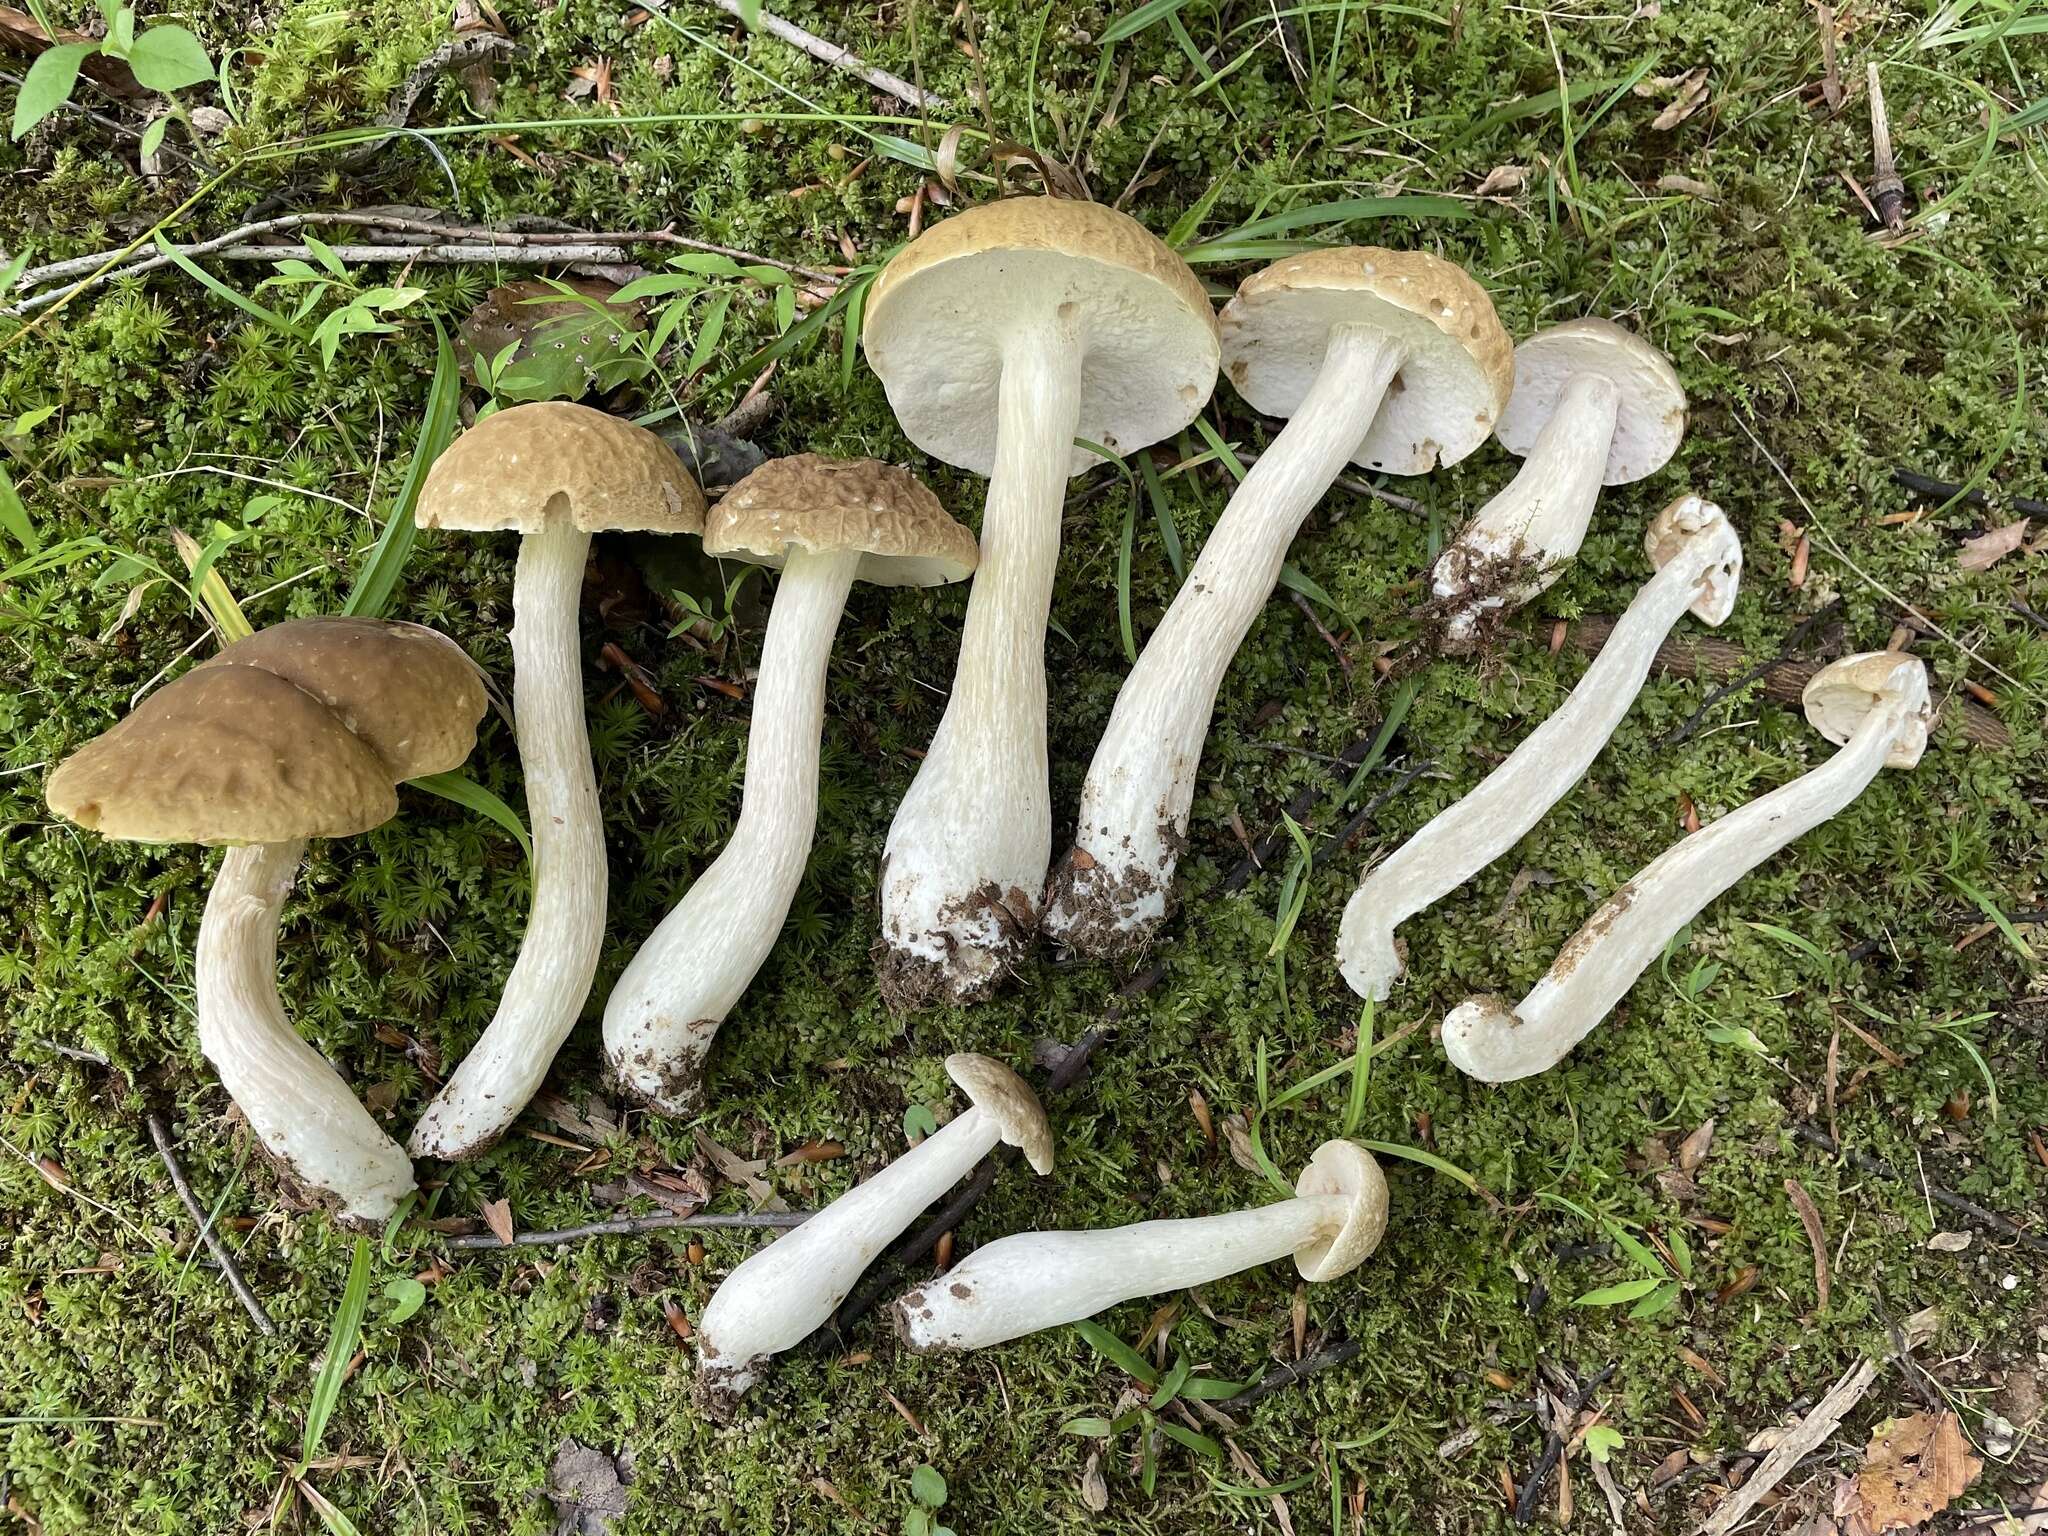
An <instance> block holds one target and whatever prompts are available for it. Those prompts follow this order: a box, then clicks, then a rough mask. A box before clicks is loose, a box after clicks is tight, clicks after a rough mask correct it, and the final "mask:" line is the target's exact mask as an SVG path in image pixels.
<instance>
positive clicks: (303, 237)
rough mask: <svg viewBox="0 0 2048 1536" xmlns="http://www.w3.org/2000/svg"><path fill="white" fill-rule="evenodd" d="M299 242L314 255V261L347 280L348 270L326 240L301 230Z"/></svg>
mask: <svg viewBox="0 0 2048 1536" xmlns="http://www.w3.org/2000/svg"><path fill="white" fill-rule="evenodd" d="M299 240H300V242H301V243H302V244H303V245H304V246H305V247H306V249H307V250H309V251H311V252H312V253H313V259H314V260H315V261H317V262H319V263H320V265H321V266H323V267H325V268H326V269H327V270H328V271H329V272H332V273H333V274H334V275H335V276H336V277H338V278H341V279H342V280H344V281H346V280H347V278H348V268H347V267H344V266H343V265H342V264H341V258H340V257H339V256H337V255H335V254H334V247H333V246H331V245H329V244H328V243H327V242H326V241H325V240H322V239H320V238H319V237H318V236H317V235H314V234H313V233H312V232H311V231H309V230H303V229H302V230H300V231H299ZM278 265H279V266H284V265H286V263H284V262H279V263H278Z"/></svg>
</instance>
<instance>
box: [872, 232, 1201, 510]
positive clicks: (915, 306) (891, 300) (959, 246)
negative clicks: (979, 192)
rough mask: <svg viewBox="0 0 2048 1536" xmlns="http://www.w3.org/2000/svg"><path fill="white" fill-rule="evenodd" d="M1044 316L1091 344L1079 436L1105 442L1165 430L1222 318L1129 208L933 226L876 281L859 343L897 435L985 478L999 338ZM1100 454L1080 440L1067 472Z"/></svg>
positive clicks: (1195, 404)
mask: <svg viewBox="0 0 2048 1536" xmlns="http://www.w3.org/2000/svg"><path fill="white" fill-rule="evenodd" d="M1045 319H1051V320H1053V321H1054V323H1056V324H1059V325H1061V326H1063V327H1065V328H1067V329H1068V331H1069V333H1070V334H1072V335H1073V336H1074V337H1075V339H1076V340H1077V341H1079V342H1080V343H1081V345H1082V346H1083V347H1084V348H1085V354H1086V355H1085V360H1084V362H1083V364H1082V369H1081V421H1080V426H1079V428H1078V430H1077V433H1076V435H1077V436H1079V437H1081V438H1084V439H1086V440H1087V441H1089V442H1094V443H1100V444H1102V445H1103V446H1105V447H1107V448H1109V449H1110V450H1111V451H1112V452H1115V453H1119V454H1121V453H1129V452H1131V451H1132V450H1133V449H1137V448H1142V447H1144V446H1146V445H1147V444H1148V443H1156V442H1158V441H1159V440H1160V439H1161V438H1165V437H1171V436H1172V435H1173V434H1174V433H1176V432H1178V431H1180V429H1181V428H1182V427H1185V426H1186V425H1187V424H1188V423H1189V422H1191V421H1193V420H1194V419H1195V416H1196V414H1197V413H1198V412H1199V411H1200V410H1201V409H1202V407H1203V406H1204V405H1205V404H1207V403H1208V399H1209V395H1210V392H1211V391H1212V390H1214V389H1215V387H1216V365H1217V340H1216V315H1215V311H1214V310H1212V309H1211V308H1210V305H1209V296H1208V294H1206V293H1205V292H1204V291H1203V289H1202V284H1201V281H1200V280H1199V279H1198V278H1197V277H1196V276H1195V274H1194V273H1193V271H1191V270H1190V269H1189V267H1188V264H1187V263H1186V262H1184V261H1182V260H1181V259H1180V257H1179V256H1178V255H1176V254H1175V253H1174V252H1173V250H1172V249H1171V248H1170V247H1168V246H1167V245H1166V244H1165V242H1163V241H1161V240H1160V239H1159V237H1158V236H1156V235H1154V234H1153V233H1152V232H1151V231H1149V230H1147V229H1146V228H1145V227H1144V226H1143V225H1142V224H1140V223H1138V221H1137V220H1136V219H1133V218H1132V217H1131V216H1130V215H1129V214H1125V213H1118V212H1117V211H1116V210H1115V209H1113V208H1108V207H1105V206H1103V205H1102V204H1101V203H1086V202H1078V201H1071V200H1068V199H1065V198H1053V197H1015V198H1009V199H1006V200H1004V201H1001V202H995V203H984V204H982V205H981V206H980V207H978V208H970V209H968V210H967V211H966V212H965V213H959V214H955V215H954V216H953V217H952V218H950V219H946V220H944V221H942V222H941V223H938V224H934V225H932V226H931V228H929V229H927V230H926V231H925V232H924V233H923V234H921V235H919V236H918V237H917V238H916V239H915V240H913V241H911V242H910V244H908V245H907V246H905V247H904V248H903V249H902V250H901V251H899V252H897V254H896V255H895V257H894V258H893V259H891V261H890V262H889V264H888V266H886V267H884V268H883V269H882V274H881V276H879V277H878V278H876V279H875V282H874V286H873V287H872V288H871V289H870V290H869V292H868V299H867V308H866V315H865V318H864V320H863V323H862V326H861V347H862V349H863V350H864V351H865V352H866V353H867V358H868V366H869V367H870V368H872V369H874V371H875V373H876V375H877V376H878V377H879V378H880V379H881V381H882V387H883V389H884V390H885V391H887V393H888V396H889V405H890V407H891V408H892V409H893V410H894V411H895V413H896V420H897V421H898V422H899V423H900V424H901V425H902V427H903V431H904V435H905V436H907V437H908V438H909V439H910V440H911V441H912V442H913V443H915V444H917V446H918V447H920V448H922V449H923V450H924V451H925V452H926V453H929V454H931V455H932V456H933V457H934V458H937V459H942V460H944V461H945V462H946V463H948V464H957V465H959V466H960V467H961V468H963V469H969V470H972V471H973V472H974V473H976V474H978V475H986V474H988V473H989V471H990V470H991V469H993V468H994V467H995V454H996V417H997V386H998V384H999V382H1000V380H1001V377H1002V371H1003V367H1002V364H1003V356H1002V349H1003V344H1004V341H1005V340H1006V338H1008V337H1009V336H1011V335H1012V334H1014V333H1015V332H1016V331H1017V330H1018V328H1019V327H1020V326H1024V325H1029V324H1033V323H1038V322H1041V321H1043V320H1045ZM1097 462H1099V461H1098V460H1097V458H1096V457H1095V455H1093V454H1091V453H1089V452H1088V451H1087V450H1086V449H1081V448H1076V449H1074V450H1073V451H1072V453H1071V456H1070V457H1069V460H1068V472H1069V473H1070V474H1078V473H1080V471H1082V470H1083V469H1086V468H1087V467H1088V466H1089V465H1091V464H1094V463H1097Z"/></svg>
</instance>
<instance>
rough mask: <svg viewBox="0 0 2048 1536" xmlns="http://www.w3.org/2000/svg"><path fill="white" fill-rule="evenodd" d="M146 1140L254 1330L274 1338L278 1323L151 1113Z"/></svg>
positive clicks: (169, 1139)
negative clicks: (239, 1266) (238, 1264)
mask: <svg viewBox="0 0 2048 1536" xmlns="http://www.w3.org/2000/svg"><path fill="white" fill-rule="evenodd" d="M148 1124H149V1139H150V1140H151V1141H153V1142H155V1143H156V1155H157V1156H158V1157H159V1158H161V1159H163V1165H164V1171H165V1172H166V1173H168V1174H169V1175H170V1176H171V1188H173V1189H175V1190H176V1191H177V1192H178V1198H179V1199H180V1200H182V1201H183V1202H184V1204H185V1209H186V1210H187V1211H188V1212H190V1213H191V1216H192V1219H193V1221H195V1222H197V1223H198V1225H199V1240H200V1241H201V1242H202V1243H204V1244H206V1251H207V1252H209V1253H211V1254H212V1255H213V1258H214V1262H215V1263H216V1264H218V1265H220V1272H221V1274H222V1276H223V1277H224V1278H225V1279H226V1280H227V1283H228V1289H229V1290H231V1291H233V1292H234V1293H235V1300H237V1301H239V1302H240V1303H241V1304H242V1309H243V1310H244V1311H245V1312H247V1313H248V1314H249V1318H250V1321H252V1322H254V1323H255V1324H256V1331H257V1332H258V1333H260V1334H262V1335H263V1336H264V1337H265V1338H266V1339H274V1338H276V1337H277V1324H275V1323H273V1322H272V1321H271V1320H270V1314H269V1313H268V1312H266V1311H264V1310H263V1303H262V1302H260V1301H258V1300H257V1299H256V1293H255V1292H254V1291H252V1290H250V1289H249V1282H248V1281H246V1280H244V1279H243V1278H242V1272H241V1271H240V1270H239V1269H237V1268H235V1256H234V1255H233V1254H232V1253H230V1252H229V1251H228V1245H227V1244H226V1243H224V1242H222V1241H221V1238H220V1234H219V1233H218V1232H216V1231H215V1230H214V1229H213V1220H212V1218H211V1217H209V1216H208V1215H207V1214H206V1209H205V1207H204V1206H202V1205H200V1203H199V1197H198V1196H197V1195H195V1194H193V1193H192V1186H191V1185H190V1184H188V1183H186V1182H185V1170H184V1169H182V1168H180V1167H179V1166H178V1156H177V1154H176V1153H175V1152H173V1151H172V1150H171V1133H170V1131H169V1130H168V1129H167V1128H166V1127H165V1125H164V1122H163V1120H162V1118H161V1117H159V1116H157V1115H151V1116H150V1117H149V1120H148Z"/></svg>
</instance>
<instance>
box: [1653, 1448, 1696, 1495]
mask: <svg viewBox="0 0 2048 1536" xmlns="http://www.w3.org/2000/svg"><path fill="white" fill-rule="evenodd" d="M1691 1464H1692V1452H1690V1451H1688V1450H1687V1449H1686V1448H1685V1447H1684V1446H1682V1445H1681V1446H1680V1447H1679V1448H1678V1449H1677V1450H1675V1451H1673V1452H1672V1453H1671V1454H1670V1455H1669V1456H1666V1457H1665V1458H1664V1459H1663V1460H1662V1461H1660V1462H1658V1463H1657V1470H1656V1471H1654V1472H1652V1473H1651V1474H1650V1486H1651V1487H1652V1488H1662V1487H1663V1486H1664V1485H1665V1484H1666V1483H1668V1482H1670V1481H1671V1480H1672V1479H1673V1478H1674V1477H1676V1476H1678V1474H1679V1473H1681V1472H1683V1471H1684V1470H1685V1469H1686V1468H1687V1467H1688V1466H1690V1465H1691Z"/></svg>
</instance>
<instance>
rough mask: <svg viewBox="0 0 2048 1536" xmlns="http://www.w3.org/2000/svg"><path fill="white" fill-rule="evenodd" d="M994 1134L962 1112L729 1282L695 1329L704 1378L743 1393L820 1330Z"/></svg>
mask: <svg viewBox="0 0 2048 1536" xmlns="http://www.w3.org/2000/svg"><path fill="white" fill-rule="evenodd" d="M998 1134H999V1132H998V1127H997V1125H996V1121H995V1118H994V1117H993V1116H991V1115H989V1114H986V1113H985V1112H983V1111H982V1110H981V1109H979V1108H970V1109H968V1110H965V1111H963V1112H962V1113H961V1114H959V1115H956V1116H955V1117H954V1118H953V1120H952V1121H951V1122H950V1123H949V1124H947V1125H946V1126H945V1127H944V1128H943V1129H941V1130H940V1131H939V1132H938V1133H937V1134H936V1135H933V1136H928V1137H926V1138H925V1139H924V1140H923V1141H921V1142H919V1143H918V1144H917V1145H916V1146H914V1147H912V1148H911V1149H910V1150H909V1151H908V1152H906V1153H904V1154H903V1155H902V1156H901V1157H899V1158H897V1159H896V1161H895V1162H893V1163H891V1164H890V1165H889V1166H888V1167H886V1168H884V1169H883V1170H882V1171H881V1172H880V1173H878V1174H876V1175H875V1176H874V1177H873V1178H872V1179H869V1180H868V1181H867V1182H866V1183H865V1184H857V1185H855V1186H854V1187H853V1188H852V1189H850V1190H848V1191H847V1192H846V1193H845V1194H843V1195H841V1196H840V1197H839V1198H838V1199H837V1200H834V1201H833V1202H832V1203H831V1204H830V1205H828V1206H826V1207H825V1209H824V1210H822V1211H820V1212H818V1214H817V1215H815V1216H813V1217H812V1218H811V1219H810V1220H809V1221H806V1222H805V1223H804V1224H803V1225H802V1226H800V1227H796V1228H793V1229H792V1230H790V1231H789V1232H787V1233H785V1234H783V1236H781V1237H779V1238H777V1239H776V1240H775V1241H774V1242H772V1243H770V1244H769V1245H768V1246H767V1247H766V1248H763V1249H762V1250H761V1251H760V1252H759V1253H757V1254H755V1255H754V1256H753V1257H752V1258H750V1259H748V1260H747V1261H746V1262H745V1263H744V1264H742V1265H740V1266H739V1268H737V1269H735V1270H734V1271H733V1272H732V1273H731V1274H729V1275H727V1276H726V1277H725V1283H724V1284H723V1285H721V1286H719V1288H718V1290H717V1291H716V1292H715V1293H714V1294H713V1295H712V1298H711V1300H710V1302H709V1303H708V1304H707V1305H706V1306H705V1308H704V1313H703V1316H702V1317H700V1318H699V1319H698V1320H697V1339H698V1343H697V1350H698V1358H699V1360H700V1362H701V1364H702V1369H703V1370H704V1372H705V1373H706V1375H707V1376H712V1377H715V1378H716V1380H717V1383H718V1385H719V1386H721V1387H723V1388H725V1389H727V1390H729V1391H731V1392H733V1393H735V1394H737V1393H740V1392H744V1391H746V1390H747V1388H748V1387H750V1386H752V1385H753V1384H754V1381H755V1379H756V1377H757V1375H758V1374H759V1371H760V1367H761V1365H762V1363H763V1362H764V1361H765V1360H767V1359H768V1357H769V1356H771V1355H777V1354H780V1353H781V1352H782V1351H783V1350H785V1349H788V1348H789V1347H790V1346H791V1345H793V1344H796V1343H798V1342H800V1341H801V1340H802V1339H804V1338H805V1337H807V1336H808V1335H809V1334H810V1333H812V1332H813V1331H814V1330H815V1329H817V1328H818V1327H819V1326H820V1325H821V1324H823V1323H824V1321H825V1320H826V1319H827V1318H829V1317H830V1316H831V1315H832V1310H833V1308H835V1307H837V1306H838V1305H839V1303H840V1302H842V1301H844V1300H845V1299H846V1294H847V1292H849V1291H851V1290H852V1289H853V1287H854V1283H855V1282H856V1281H857V1280H859V1279H860V1277H861V1274H862V1272H863V1271H865V1270H866V1269H867V1267H868V1266H869V1265H870V1264H872V1263H873V1262H874V1261H875V1260H876V1259H877V1258H879V1257H880V1256H881V1253H882V1250H883V1249H884V1248H886V1247H888V1245H889V1244H890V1243H891V1242H892V1241H894V1240H895V1238H896V1236H897V1234H898V1233H900V1232H901V1231H902V1230H903V1229H904V1228H905V1227H907V1226H909V1225H910V1223H911V1222H912V1221H914V1220H915V1219H916V1218H917V1216H918V1214H919V1213H920V1212H922V1211H924V1210H925V1209H926V1208H927V1207H928V1206H930V1205H931V1204H932V1203H933V1202H934V1201H936V1200H937V1199H938V1198H939V1197H940V1196H941V1195H943V1194H944V1193H945V1192H946V1191H947V1190H949V1189H951V1188H952V1187H953V1186H954V1185H955V1184H957V1183H959V1182H960V1180H961V1179H963V1178H965V1177H966V1176H967V1174H968V1172H969V1171H970V1170H972V1169H973V1167H974V1165H975V1164H976V1163H978V1162H980V1161H981V1160H982V1159H983V1158H984V1157H986V1156H987V1155H988V1154H989V1153H990V1152H992V1151H994V1150H995V1145H996V1139H997V1136H998Z"/></svg>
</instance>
